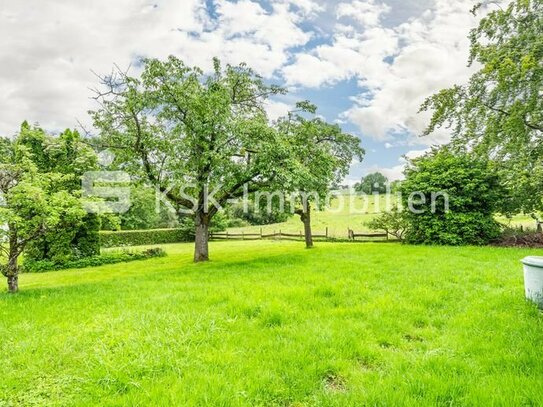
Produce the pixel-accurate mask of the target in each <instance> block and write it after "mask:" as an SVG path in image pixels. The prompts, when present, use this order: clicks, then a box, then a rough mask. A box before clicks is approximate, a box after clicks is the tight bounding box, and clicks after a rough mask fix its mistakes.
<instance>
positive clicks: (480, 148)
mask: <svg viewBox="0 0 543 407" xmlns="http://www.w3.org/2000/svg"><path fill="white" fill-rule="evenodd" d="M484 4H490V7H496V5H495V2H489V3H484ZM476 9H477V8H476ZM542 33H543V0H514V1H512V2H511V3H509V4H508V5H507V6H506V7H505V8H503V9H502V8H499V6H498V8H497V9H495V10H493V11H491V12H490V13H489V14H488V15H486V16H485V17H484V18H483V19H482V20H481V22H480V24H479V26H478V27H477V28H475V29H473V30H472V32H471V34H470V41H471V56H470V61H469V62H470V65H475V66H480V69H479V70H478V71H477V72H476V73H475V74H473V76H472V77H471V79H470V80H469V82H468V83H467V84H465V85H457V86H454V87H452V88H450V89H445V90H442V91H441V92H439V93H437V94H436V95H434V96H432V97H430V98H429V99H428V100H426V102H425V103H424V104H423V106H422V110H430V109H431V110H433V116H432V120H431V122H430V125H429V126H428V128H427V129H426V131H425V134H430V133H432V132H434V131H436V130H437V129H438V128H440V127H447V128H450V129H451V131H452V133H453V135H454V137H453V146H454V147H455V148H457V149H459V150H464V149H469V150H473V151H474V152H475V153H477V154H479V155H481V156H483V157H488V158H491V159H493V160H496V161H498V162H499V163H500V166H499V167H498V170H500V171H501V172H503V174H504V176H503V180H504V182H505V183H507V185H508V187H509V188H510V189H512V190H513V191H514V196H513V197H514V198H515V199H514V201H512V204H513V206H514V209H515V211H516V212H519V211H521V210H523V211H524V212H527V213H529V212H531V211H534V210H541V209H542V208H543V200H542V198H541V197H542V196H543V142H542V140H543V137H542V136H543V98H542V97H541V95H542V92H543V65H542V64H541V61H542V59H543V35H542Z"/></svg>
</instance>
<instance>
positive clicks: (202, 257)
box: [194, 213, 210, 263]
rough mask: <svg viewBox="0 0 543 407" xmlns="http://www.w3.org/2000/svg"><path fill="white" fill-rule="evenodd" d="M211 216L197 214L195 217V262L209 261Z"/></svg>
mask: <svg viewBox="0 0 543 407" xmlns="http://www.w3.org/2000/svg"><path fill="white" fill-rule="evenodd" d="M209 220H210V219H209V214H206V213H197V214H196V217H195V224H196V231H195V241H194V262H195V263H198V262H201V261H208V260H209V244H208V242H209Z"/></svg>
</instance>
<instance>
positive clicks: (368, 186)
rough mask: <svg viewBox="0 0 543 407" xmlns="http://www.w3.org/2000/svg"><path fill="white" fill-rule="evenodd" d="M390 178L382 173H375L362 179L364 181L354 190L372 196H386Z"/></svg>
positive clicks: (356, 185)
mask: <svg viewBox="0 0 543 407" xmlns="http://www.w3.org/2000/svg"><path fill="white" fill-rule="evenodd" d="M387 185H388V178H387V177H385V176H384V175H383V174H381V173H380V172H374V173H371V174H368V175H366V176H365V177H362V180H361V181H360V182H359V183H357V184H355V186H354V189H355V191H357V192H362V193H364V194H366V195H371V194H374V193H376V194H386V193H387V192H388V191H387Z"/></svg>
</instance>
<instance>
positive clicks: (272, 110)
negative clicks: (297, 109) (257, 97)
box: [265, 100, 292, 121]
mask: <svg viewBox="0 0 543 407" xmlns="http://www.w3.org/2000/svg"><path fill="white" fill-rule="evenodd" d="M265 109H266V113H267V114H268V118H269V119H270V120H272V121H273V120H277V119H279V118H280V117H284V116H286V115H287V114H288V112H289V111H291V110H292V106H291V105H289V104H287V103H283V102H278V101H275V100H268V101H266V105H265Z"/></svg>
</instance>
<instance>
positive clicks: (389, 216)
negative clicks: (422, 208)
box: [367, 206, 409, 241]
mask: <svg viewBox="0 0 543 407" xmlns="http://www.w3.org/2000/svg"><path fill="white" fill-rule="evenodd" d="M367 225H368V227H369V228H370V229H372V230H382V231H383V232H385V233H386V234H388V235H391V236H394V237H395V238H396V239H398V240H400V241H403V240H404V235H405V232H406V230H407V228H408V226H409V223H408V222H407V219H406V217H405V214H404V213H403V212H401V211H400V210H399V209H398V207H396V206H395V207H394V208H392V210H391V211H389V212H383V213H382V214H380V215H379V216H378V217H376V218H373V219H372V220H371V221H369V222H368V223H367Z"/></svg>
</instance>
